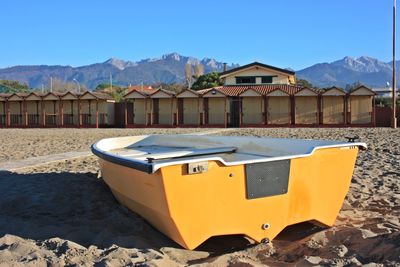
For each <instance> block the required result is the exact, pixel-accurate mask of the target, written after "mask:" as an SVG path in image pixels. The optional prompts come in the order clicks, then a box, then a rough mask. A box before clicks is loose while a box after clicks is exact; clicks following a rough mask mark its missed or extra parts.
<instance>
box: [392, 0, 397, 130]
mask: <svg viewBox="0 0 400 267" xmlns="http://www.w3.org/2000/svg"><path fill="white" fill-rule="evenodd" d="M396 88H397V80H396V0H393V74H392V127H393V128H394V129H396V128H397V118H396Z"/></svg>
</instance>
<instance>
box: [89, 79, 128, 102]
mask: <svg viewBox="0 0 400 267" xmlns="http://www.w3.org/2000/svg"><path fill="white" fill-rule="evenodd" d="M126 89H127V88H126V87H122V86H119V85H114V84H113V86H112V87H111V85H110V84H109V83H101V84H99V85H97V86H96V89H94V91H96V92H101V93H106V94H109V95H110V96H111V97H112V98H114V100H115V101H116V102H120V101H121V100H122V98H123V97H124V95H125V93H126Z"/></svg>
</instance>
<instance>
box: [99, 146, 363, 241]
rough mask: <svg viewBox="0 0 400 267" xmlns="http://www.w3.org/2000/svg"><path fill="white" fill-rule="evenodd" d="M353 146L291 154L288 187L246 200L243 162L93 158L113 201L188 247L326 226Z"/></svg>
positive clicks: (342, 191) (343, 187)
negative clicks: (151, 169) (196, 167)
mask: <svg viewBox="0 0 400 267" xmlns="http://www.w3.org/2000/svg"><path fill="white" fill-rule="evenodd" d="M358 149H359V148H358V147H357V146H348V147H334V148H323V149H318V150H316V151H314V153H312V155H310V156H308V157H300V158H293V159H290V171H289V179H288V184H287V191H286V192H283V193H281V194H277V195H273V196H268V197H257V198H250V199H249V197H248V194H247V193H248V192H246V190H248V188H246V186H247V185H246V166H245V164H242V165H233V166H225V165H224V164H222V163H221V162H219V161H208V170H207V171H206V172H203V173H198V174H190V175H189V174H188V170H187V164H178V165H172V166H165V167H162V168H160V169H159V170H157V171H156V172H155V173H145V172H143V171H139V170H136V169H133V168H129V167H126V166H123V165H119V164H117V163H113V162H111V161H108V160H105V159H101V158H100V159H99V160H100V166H101V170H102V176H103V179H104V181H105V182H106V184H107V185H108V186H109V187H110V188H111V190H112V192H113V194H114V196H115V197H116V198H117V200H118V201H119V202H121V203H122V204H123V205H124V206H126V207H127V208H129V209H130V210H132V211H134V212H135V213H137V214H139V215H140V216H142V217H143V218H145V219H146V220H147V221H148V222H149V223H150V224H152V225H153V226H154V227H155V228H157V229H158V230H160V231H161V232H163V233H164V234H165V235H167V236H169V237H170V238H171V239H173V240H174V241H175V242H177V243H178V244H180V245H181V246H183V247H185V248H188V249H194V248H196V247H197V246H199V245H200V244H201V243H203V242H204V241H206V240H207V239H208V238H210V237H212V236H220V235H231V234H243V235H246V236H248V237H250V238H252V239H254V240H255V241H257V242H263V241H266V240H272V239H273V238H275V237H276V236H277V235H278V234H279V233H280V232H281V231H282V230H283V229H284V228H285V227H287V226H289V225H293V224H296V223H300V222H306V221H317V222H319V223H321V224H324V225H326V226H332V225H333V224H334V222H335V219H336V217H337V215H338V213H339V211H340V208H341V206H342V204H343V201H344V198H345V196H346V194H347V192H348V190H349V186H350V182H351V177H352V174H353V170H354V165H355V161H356V157H357V154H358Z"/></svg>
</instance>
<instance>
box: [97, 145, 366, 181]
mask: <svg viewBox="0 0 400 267" xmlns="http://www.w3.org/2000/svg"><path fill="white" fill-rule="evenodd" d="M107 139H113V138H104V139H101V140H99V141H97V142H96V143H94V144H93V145H92V146H91V151H92V153H93V154H94V155H96V156H98V157H99V158H101V159H103V160H106V161H109V162H112V163H115V164H118V165H122V166H125V167H129V168H133V169H136V170H139V171H143V172H146V173H148V174H153V173H155V172H156V171H157V170H158V169H160V168H162V167H166V166H172V165H180V164H187V163H195V162H202V161H218V162H220V163H222V164H224V165H225V166H235V165H241V164H243V165H245V164H252V163H261V162H271V161H278V160H287V159H295V158H304V157H309V156H311V155H312V154H313V153H314V152H315V151H316V150H320V149H327V148H343V147H358V148H360V149H367V145H366V144H365V143H363V142H347V143H345V142H343V143H338V144H331V145H320V146H313V147H312V149H311V151H309V152H307V153H303V154H294V155H288V156H271V157H266V156H262V155H260V157H262V158H260V159H251V160H237V161H225V160H224V158H223V157H222V156H216V155H218V154H214V155H213V156H210V155H202V156H197V157H196V156H195V155H194V156H187V157H179V158H170V159H162V160H157V162H154V161H153V162H148V161H144V160H138V159H134V158H128V157H126V156H120V155H117V154H115V153H110V152H108V151H106V150H103V149H100V148H99V147H98V143H99V142H100V141H104V140H107ZM279 139H284V138H279ZM305 141H307V140H305ZM239 153H240V152H239ZM221 154H224V153H220V155H221ZM241 154H246V153H241ZM193 157H195V158H193Z"/></svg>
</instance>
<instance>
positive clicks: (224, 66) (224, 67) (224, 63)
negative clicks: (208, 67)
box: [223, 62, 226, 71]
mask: <svg viewBox="0 0 400 267" xmlns="http://www.w3.org/2000/svg"><path fill="white" fill-rule="evenodd" d="M223 64H224V71H226V63H225V62H224V63H223Z"/></svg>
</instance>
